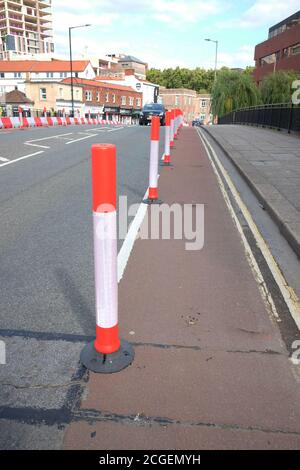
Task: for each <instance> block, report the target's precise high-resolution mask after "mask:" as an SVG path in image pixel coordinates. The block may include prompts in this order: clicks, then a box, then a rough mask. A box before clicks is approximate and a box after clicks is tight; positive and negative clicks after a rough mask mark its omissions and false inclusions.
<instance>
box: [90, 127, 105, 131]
mask: <svg viewBox="0 0 300 470" xmlns="http://www.w3.org/2000/svg"><path fill="white" fill-rule="evenodd" d="M95 131H97V132H106V131H107V128H105V129H99V127H95V128H94V129H88V130H86V131H85V132H95Z"/></svg>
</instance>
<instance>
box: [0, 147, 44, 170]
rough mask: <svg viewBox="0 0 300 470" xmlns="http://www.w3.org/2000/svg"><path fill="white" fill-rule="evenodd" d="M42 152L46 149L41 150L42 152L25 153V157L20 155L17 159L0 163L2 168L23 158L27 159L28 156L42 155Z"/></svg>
mask: <svg viewBox="0 0 300 470" xmlns="http://www.w3.org/2000/svg"><path fill="white" fill-rule="evenodd" d="M42 153H44V150H41V151H40V152H35V153H31V154H30V155H24V157H19V158H16V159H15V160H10V161H9V162H6V163H2V164H1V165H0V168H2V167H3V166H6V165H12V164H13V163H17V162H20V161H21V160H25V159H26V158H30V157H34V156H35V155H41V154H42Z"/></svg>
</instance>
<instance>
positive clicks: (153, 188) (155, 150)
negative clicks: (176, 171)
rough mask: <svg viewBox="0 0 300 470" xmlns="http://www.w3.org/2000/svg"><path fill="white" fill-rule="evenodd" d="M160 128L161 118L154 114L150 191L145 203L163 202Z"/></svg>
mask: <svg viewBox="0 0 300 470" xmlns="http://www.w3.org/2000/svg"><path fill="white" fill-rule="evenodd" d="M159 130H160V118H159V116H153V117H152V122H151V147H150V165H149V193H148V198H147V199H144V201H143V202H144V203H145V204H161V203H162V201H161V200H160V199H158V160H159V155H158V154H159V133H160V132H159Z"/></svg>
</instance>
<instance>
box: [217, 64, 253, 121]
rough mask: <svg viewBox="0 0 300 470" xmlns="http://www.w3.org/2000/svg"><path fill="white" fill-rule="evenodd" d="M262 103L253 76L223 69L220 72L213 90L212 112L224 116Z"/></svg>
mask: <svg viewBox="0 0 300 470" xmlns="http://www.w3.org/2000/svg"><path fill="white" fill-rule="evenodd" d="M259 103H260V92H259V89H258V87H257V86H256V84H255V82H254V80H253V78H252V75H250V74H249V73H248V72H242V73H241V72H237V71H233V70H229V69H225V68H224V69H222V70H220V71H219V72H218V75H217V80H216V83H215V84H214V86H213V89H212V112H213V114H214V116H223V115H224V114H227V113H230V112H231V111H233V110H234V109H238V108H244V107H247V106H255V105H257V104H259Z"/></svg>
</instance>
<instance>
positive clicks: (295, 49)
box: [283, 43, 300, 57]
mask: <svg viewBox="0 0 300 470" xmlns="http://www.w3.org/2000/svg"><path fill="white" fill-rule="evenodd" d="M296 54H300V43H298V44H295V45H294V46H291V47H287V48H286V49H284V50H283V56H284V57H290V56H291V55H296Z"/></svg>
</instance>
